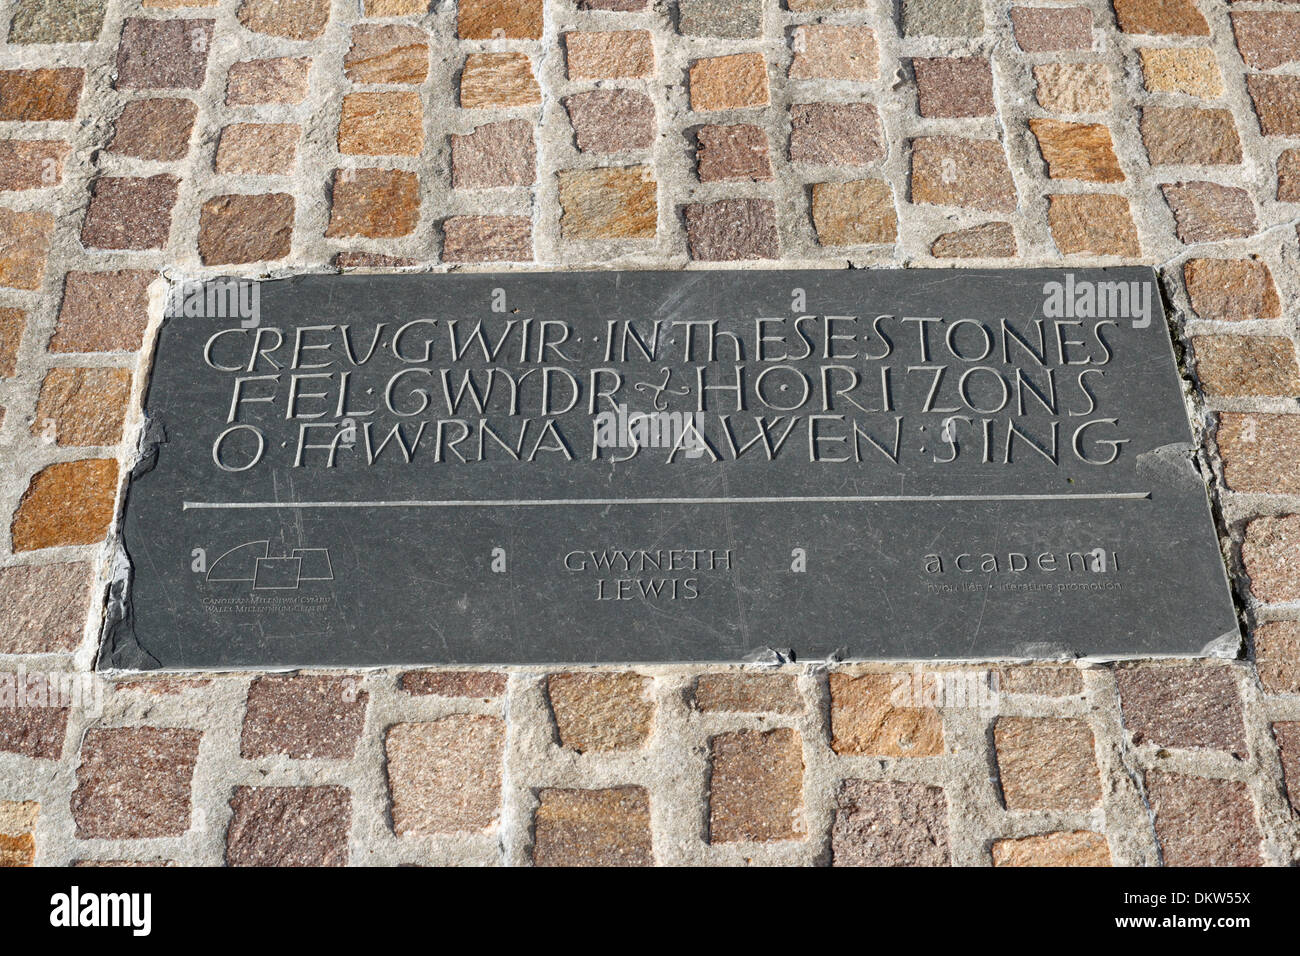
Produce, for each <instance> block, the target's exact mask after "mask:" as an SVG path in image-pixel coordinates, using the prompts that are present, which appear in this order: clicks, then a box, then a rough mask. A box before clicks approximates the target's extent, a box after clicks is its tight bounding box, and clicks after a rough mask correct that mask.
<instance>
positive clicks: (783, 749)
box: [0, 0, 1300, 866]
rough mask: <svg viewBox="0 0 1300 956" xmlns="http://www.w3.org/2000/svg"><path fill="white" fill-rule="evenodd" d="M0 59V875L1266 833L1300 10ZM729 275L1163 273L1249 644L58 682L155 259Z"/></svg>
mask: <svg viewBox="0 0 1300 956" xmlns="http://www.w3.org/2000/svg"><path fill="white" fill-rule="evenodd" d="M0 37H4V38H5V39H4V41H3V43H2V44H0V376H3V379H0V405H3V414H4V417H3V427H2V428H0V444H2V445H3V452H0V512H3V515H4V516H5V517H4V520H3V521H0V529H3V530H0V671H3V672H4V673H5V675H6V676H5V677H4V678H3V681H2V682H0V703H3V704H4V706H0V863H14V864H20V865H21V864H26V863H31V862H35V863H37V864H65V863H68V862H72V861H78V862H85V863H88V864H101V863H105V862H109V861H133V862H135V861H151V862H157V861H174V862H175V863H178V864H187V865H189V864H202V865H213V864H220V863H222V862H228V863H230V864H257V863H310V864H348V863H351V864H361V863H406V862H412V863H444V862H464V863H485V864H492V863H505V864H526V863H536V864H567V863H608V862H617V863H629V864H631V863H658V864H679V863H715V864H746V863H762V864H767V863H791V864H828V863H835V864H857V863H894V864H920V865H931V864H939V865H943V864H962V865H977V866H978V865H989V864H994V865H1018V864H1041V863H1069V864H1079V865H1091V864H1103V865H1104V864H1110V863H1114V864H1126V865H1154V864H1161V863H1164V864H1188V863H1210V864H1260V863H1263V864H1275V865H1286V864H1290V863H1292V862H1294V861H1295V860H1296V859H1297V857H1300V831H1298V829H1297V823H1296V821H1297V817H1296V815H1295V809H1296V807H1300V696H1297V695H1300V513H1297V512H1300V467H1297V457H1298V454H1300V414H1297V412H1298V411H1300V409H1297V396H1298V395H1300V372H1298V371H1297V364H1296V332H1297V329H1296V315H1297V307H1296V305H1295V302H1296V295H1297V290H1298V289H1300V273H1298V272H1297V258H1298V249H1297V231H1296V223H1297V220H1298V218H1300V217H1298V213H1300V4H1297V3H1279V2H1239V3H1222V2H1211V0H1115V2H1114V3H1113V5H1112V4H1111V3H1109V2H1101V0H1089V2H1076V3H1061V2H1056V0H1025V2H1024V3H1022V4H1010V5H1008V4H1006V3H1004V2H1001V0H983V2H982V0H925V2H922V0H902V2H901V3H899V4H893V3H891V2H887V0H781V2H778V0H677V2H654V3H651V2H649V0H578V2H576V3H575V2H574V0H546V2H545V3H543V0H514V2H506V0H462V2H461V3H459V5H458V4H456V3H454V2H449V0H448V2H439V3H437V4H435V5H433V7H432V9H431V8H430V3H429V0H332V2H331V0H209V2H206V3H204V2H203V0H194V2H191V3H186V2H185V0H106V2H105V0H16V2H14V0H7V2H5V3H4V4H3V7H2V8H0ZM738 263H739V264H743V265H746V266H750V267H754V268H770V267H776V266H783V267H800V266H817V267H839V268H843V267H881V268H905V267H945V266H953V265H971V264H974V265H981V266H998V267H1008V266H1018V265H1059V264H1062V263H1069V264H1079V265H1085V264H1087V265H1096V264H1119V263H1145V264H1152V265H1155V266H1157V267H1158V268H1159V269H1160V270H1161V276H1162V280H1163V283H1164V288H1165V293H1166V296H1167V297H1168V298H1169V300H1170V302H1171V305H1172V310H1173V315H1172V320H1171V328H1172V330H1173V333H1174V335H1175V337H1176V339H1177V345H1178V346H1179V351H1180V354H1181V355H1182V356H1183V358H1184V360H1185V362H1184V364H1185V372H1186V376H1187V386H1188V392H1187V395H1188V408H1189V410H1190V412H1191V414H1192V417H1193V422H1194V424H1195V425H1196V427H1197V428H1198V429H1199V430H1200V431H1201V432H1202V433H1203V435H1204V451H1205V454H1204V460H1203V465H1204V467H1205V470H1206V473H1207V474H1208V475H1210V476H1212V483H1213V492H1214V495H1215V500H1216V512H1217V514H1218V516H1219V518H1220V521H1221V530H1222V541H1223V549H1224V554H1225V558H1226V560H1227V562H1228V566H1229V568H1230V570H1231V572H1232V576H1233V581H1234V587H1235V590H1236V594H1237V597H1238V599H1239V606H1240V608H1241V614H1242V620H1243V634H1245V635H1246V641H1245V645H1244V647H1243V657H1242V659H1240V660H1236V661H1223V660H1213V661H1160V662H1132V663H1127V664H1123V665H1106V664H1097V663H1085V662H1057V663H1043V664H1037V665H1024V666H981V665H979V664H961V665H952V666H948V667H945V668H942V669H941V670H942V671H943V677H944V678H945V679H944V681H943V683H942V685H939V684H938V683H936V682H935V679H934V677H933V673H932V672H931V671H928V670H927V671H926V672H925V673H924V674H921V675H919V676H918V675H917V674H916V673H914V672H913V671H912V669H911V668H910V667H909V666H905V665H899V666H892V667H890V666H883V665H843V666H834V667H830V668H828V667H825V666H821V667H817V666H806V665H799V666H786V667H779V668H766V667H759V666H754V665H750V666H736V667H638V668H636V669H635V670H627V669H609V668H604V669H590V670H588V669H577V670H572V671H568V672H564V673H548V672H546V671H545V670H544V669H538V668H498V669H492V670H470V671H463V670H461V671H447V670H430V671H418V672H408V673H401V672H397V671H392V670H378V671H365V672H355V673H346V672H336V671H335V672H329V673H320V674H297V675H237V676H226V675H218V674H202V675H168V676H167V677H165V678H162V679H152V680H150V679H139V678H137V677H117V678H116V679H112V680H110V681H108V682H107V683H105V684H103V685H101V684H98V683H95V682H94V681H92V680H90V679H89V678H88V677H87V674H88V671H89V668H90V665H91V661H92V659H93V656H94V650H95V634H96V629H97V626H98V619H99V608H100V606H101V604H102V599H103V588H104V582H105V580H106V574H107V572H106V567H105V558H106V556H107V554H108V553H109V549H108V546H107V544H106V542H108V541H109V540H110V539H111V536H112V531H113V526H114V522H115V515H116V511H117V507H118V500H119V496H120V487H119V482H120V477H121V474H122V462H123V460H124V458H125V457H127V452H126V449H127V447H128V446H129V445H131V443H132V441H133V440H134V432H133V430H132V429H133V427H134V426H135V425H136V424H137V419H138V412H137V411H135V410H136V409H137V408H138V402H139V393H140V391H141V388H142V386H143V384H144V382H143V378H142V376H143V373H144V369H145V367H146V363H145V362H144V361H143V360H144V359H145V358H146V357H147V356H146V352H147V347H148V342H149V341H150V338H151V332H152V325H151V319H154V320H155V321H156V316H157V315H158V314H159V303H160V301H161V297H162V290H163V288H164V285H165V284H164V283H163V282H161V281H160V279H159V277H160V275H162V274H164V273H169V274H171V275H173V276H174V275H180V274H184V275H191V276H193V275H203V274H217V273H224V274H240V275H263V274H274V275H278V274H284V273H288V272H292V271H301V270H330V269H341V270H364V269H375V268H378V269H386V270H391V269H412V270H429V271H442V270H447V269H528V268H544V269H566V268H628V269H634V268H647V267H658V268H708V267H710V266H712V265H715V264H717V265H722V266H726V267H734V266H735V265H737V264H738ZM1134 626H1135V627H1137V628H1140V627H1141V626H1142V622H1141V621H1135V622H1134ZM1044 639H1045V640H1050V639H1051V636H1050V635H1045V636H1044ZM927 675H928V676H927ZM990 675H992V676H990ZM900 680H908V681H915V684H916V687H915V689H918V690H919V691H920V694H919V696H917V697H915V698H914V699H912V700H911V701H910V704H909V706H899V705H898V704H897V703H896V701H895V698H894V695H893V694H892V693H891V691H892V689H894V688H896V687H897V686H898V685H899V682H900ZM994 681H996V686H997V688H998V694H997V695H996V697H993V696H992V695H991V694H989V693H987V690H988V688H989V687H990V686H991V685H992V683H993V682H994ZM65 686H71V687H72V688H73V689H76V690H80V691H83V692H85V693H84V694H83V695H82V699H79V700H74V701H71V702H69V701H67V700H64V699H59V698H55V699H53V703H55V704H60V703H68V704H69V706H49V704H50V703H51V699H52V698H51V695H52V694H53V693H54V692H55V691H58V690H59V689H60V688H61V687H65ZM981 688H984V690H983V691H981V690H980V689H981ZM981 704H982V705H983V706H980V705H981Z"/></svg>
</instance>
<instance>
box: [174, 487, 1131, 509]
mask: <svg viewBox="0 0 1300 956" xmlns="http://www.w3.org/2000/svg"><path fill="white" fill-rule="evenodd" d="M1150 497H1151V492H1149V491H1106V492H1099V493H1096V494H1084V493H1076V494H1059V495H825V496H802V495H792V496H779V497H754V498H528V499H524V498H498V499H486V500H477V501H475V500H465V501H455V500H451V501H186V502H184V503H182V505H181V510H182V511H197V510H227V509H228V510H240V509H256V508H538V507H553V506H561V505H586V506H597V507H605V506H608V505H779V504H802V503H809V502H822V503H827V504H858V503H871V502H890V501H906V502H924V501H1137V500H1142V499H1144V498H1150Z"/></svg>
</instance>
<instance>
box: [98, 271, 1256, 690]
mask: <svg viewBox="0 0 1300 956" xmlns="http://www.w3.org/2000/svg"><path fill="white" fill-rule="evenodd" d="M174 292H175V294H174V295H173V297H172V303H171V306H170V307H169V317H168V318H167V319H166V320H165V321H164V323H163V325H162V328H161V332H160V334H159V340H158V344H157V350H156V355H155V361H154V370H153V377H152V381H151V384H150V387H149V391H148V395H147V399H146V409H145V410H146V415H147V424H146V428H145V433H144V435H143V440H142V453H143V456H142V459H141V461H140V464H139V465H138V466H137V467H136V469H135V471H134V474H133V476H132V477H131V479H130V484H129V489H128V493H127V499H126V511H125V518H124V526H123V534H122V543H123V548H124V551H123V553H122V555H121V556H120V560H119V561H118V567H119V573H118V575H117V577H116V579H115V581H114V583H113V585H112V587H111V590H110V599H109V607H108V613H107V620H106V623H105V639H104V644H103V649H102V653H101V666H106V667H120V668H153V667H172V668H181V667H186V668H189V667H227V668H228V667H267V666H276V667H279V666H305V665H379V664H423V663H430V664H432V663H496V664H503V663H504V664H508V663H537V662H557V663H558V662H650V661H703V660H717V661H728V660H740V659H745V658H747V657H748V658H751V659H752V658H756V657H762V656H763V655H764V654H769V653H770V650H769V649H778V650H780V651H782V652H789V651H793V653H794V654H795V655H797V657H798V658H799V659H812V658H822V657H826V656H830V655H842V656H845V657H850V658H876V657H882V658H913V659H936V658H965V659H971V658H987V657H1004V656H1020V657H1023V656H1030V657H1032V656H1058V655H1091V656H1099V657H1125V656H1148V655H1165V654H1178V655H1196V654H1232V653H1235V649H1236V646H1237V622H1236V616H1235V613H1234V610H1233V606H1232V602H1231V599H1230V596H1229V592H1228V588H1227V582H1226V577H1225V572H1224V567H1223V563H1222V561H1221V558H1220V552H1219V546H1218V540H1217V537H1216V534H1215V529H1214V526H1213V523H1212V520H1211V516H1210V510H1209V505H1208V501H1207V496H1206V489H1205V485H1204V482H1203V480H1202V479H1201V477H1200V475H1199V473H1198V471H1197V468H1196V466H1195V464H1194V448H1195V446H1194V444H1193V437H1192V434H1191V431H1190V428H1189V424H1188V417H1187V413H1186V410H1185V407H1184V404H1183V399H1182V394H1181V391H1180V385H1179V380H1178V376H1177V372H1176V369H1175V364H1174V358H1173V353H1172V349H1171V346H1170V340H1169V333H1168V330H1167V327H1166V324H1165V321H1164V310H1163V307H1162V305H1161V302H1160V298H1159V291H1158V287H1157V284H1156V282H1155V277H1154V274H1153V273H1152V272H1151V270H1149V269H1145V268H1122V269H1105V270H1076V271H1074V272H1066V271H1063V270H1052V271H1047V270H1017V271H983V272H981V271H965V270H963V271H958V270H941V271H922V270H903V271H860V270H848V271H800V272H792V271H744V272H740V271H692V272H672V273H667V272H598V273H566V274H547V273H516V274H509V275H487V274H472V275H471V274H458V275H401V276H346V277H342V276H334V275H313V276H302V277H296V278H292V279H285V280H278V281H270V282H265V283H261V284H253V283H236V282H233V281H224V280H223V281H217V282H212V283H208V284H206V285H201V284H178V285H177V286H176V287H175V290H174Z"/></svg>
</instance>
